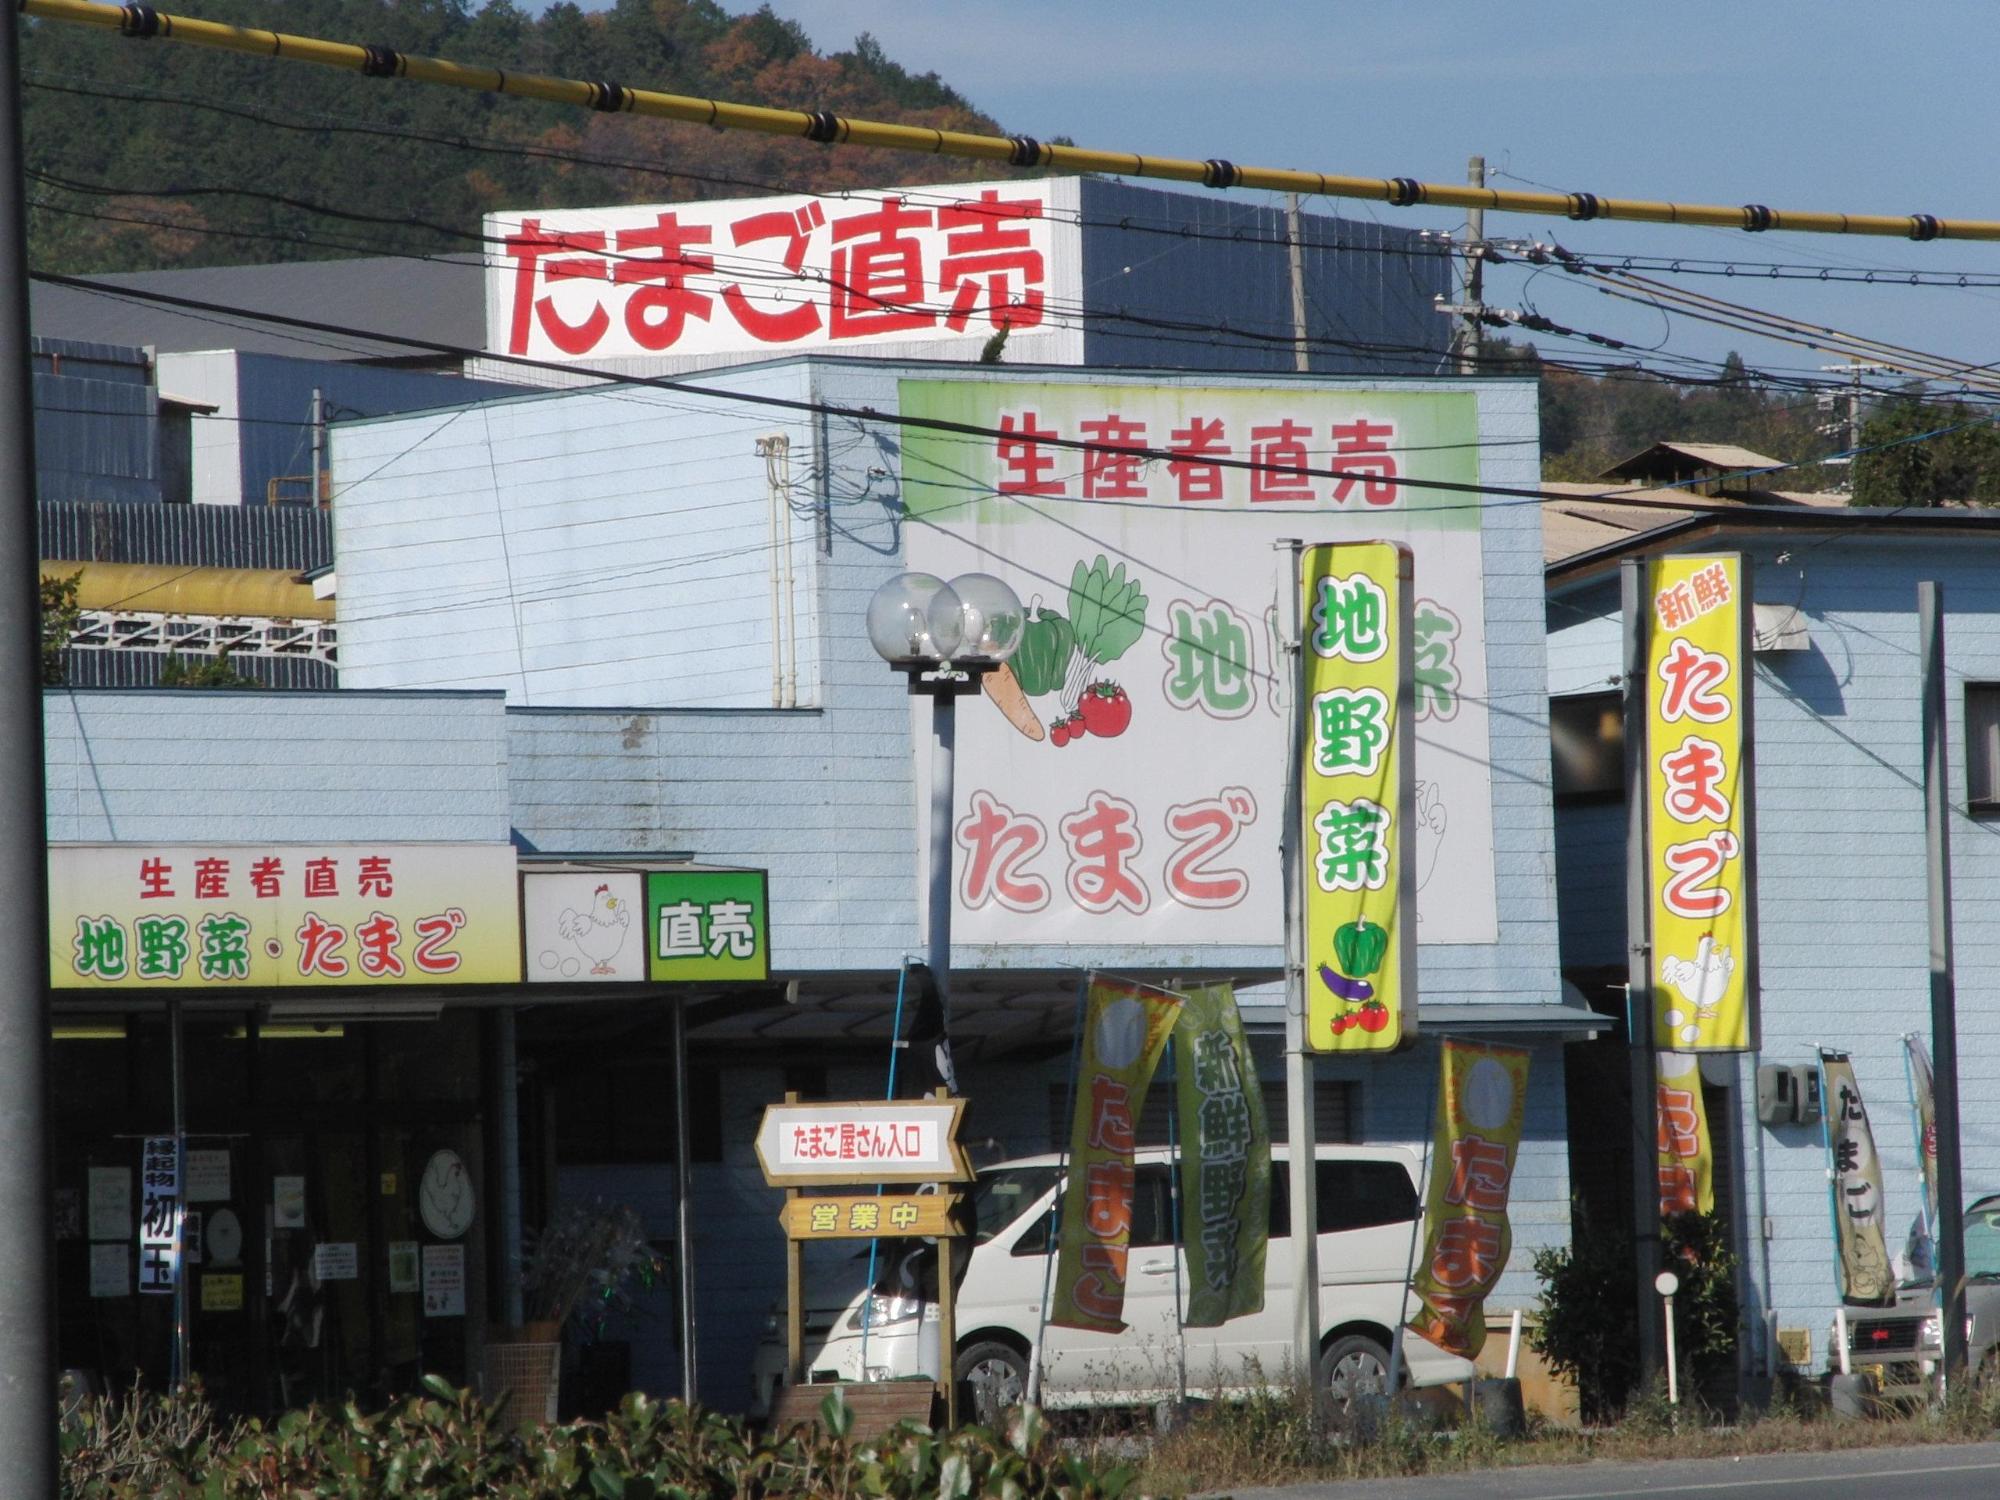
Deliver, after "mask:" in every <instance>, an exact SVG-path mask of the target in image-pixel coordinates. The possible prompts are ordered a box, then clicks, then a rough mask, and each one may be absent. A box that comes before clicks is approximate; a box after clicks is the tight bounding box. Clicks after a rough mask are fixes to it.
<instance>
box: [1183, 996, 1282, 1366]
mask: <svg viewBox="0 0 2000 1500" xmlns="http://www.w3.org/2000/svg"><path fill="white" fill-rule="evenodd" d="M1174 1037H1175V1046H1176V1052H1175V1058H1174V1072H1175V1077H1176V1108H1177V1109H1178V1110H1179V1112H1180V1141H1181V1243H1182V1244H1183V1245H1184V1246H1185V1247H1186V1249H1187V1259H1188V1302H1187V1315H1186V1317H1184V1318H1183V1319H1182V1320H1181V1321H1182V1323H1183V1324H1184V1325H1185V1326H1186V1327H1189V1328H1214V1327H1216V1326H1218V1325H1219V1324H1222V1323H1225V1322H1227V1321H1228V1320H1229V1319H1231V1318H1240V1317H1242V1316H1243V1315H1244V1314H1245V1313H1254V1312H1262V1311H1263V1309H1264V1249H1265V1242H1266V1240H1267V1238H1268V1237H1269V1234H1270V1227H1271V1132H1270V1128H1269V1126H1268V1124H1267V1123H1266V1121H1265V1118H1264V1090H1263V1088H1262V1087H1261V1086H1260V1085H1259V1084H1258V1082H1257V1065H1256V1063H1255V1062H1254V1061H1253V1060H1252V1059H1251V1056H1250V1048H1249V1045H1248V1044H1247V1043H1246V1042H1245V1041H1244V1040H1243V1023H1242V1020H1241V1018H1240V1017H1239V1016H1238V1015H1237V1012H1236V991H1235V989H1234V987H1232V986H1230V985H1227V984H1211V985H1202V986H1199V987H1197V988H1195V989H1191V990H1188V991H1186V992H1185V995H1184V998H1183V999H1182V1001H1181V1016H1180V1020H1179V1021H1178V1022H1177V1023H1175V1031H1174Z"/></svg>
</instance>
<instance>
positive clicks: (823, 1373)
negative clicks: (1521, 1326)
mask: <svg viewBox="0 0 2000 1500" xmlns="http://www.w3.org/2000/svg"><path fill="white" fill-rule="evenodd" d="M1317 1157H1318V1166H1319V1176H1318V1197H1319V1278H1320V1307H1319V1313H1320V1362H1319V1377H1320V1380H1321V1382H1322V1383H1323V1384H1324V1386H1325V1387H1326V1389H1327V1392H1328V1394H1329V1396H1330V1397H1331V1398H1332V1399H1333V1401H1334V1403H1335V1405H1336V1406H1337V1407H1340V1408H1345V1407H1347V1406H1348V1405H1349V1404H1351V1403H1352V1401H1353V1400H1354V1398H1355V1397H1356V1396H1358V1395H1363V1394H1366V1393H1370V1392H1380V1391H1382V1390H1383V1389H1384V1388H1385V1383H1386V1380H1387V1376H1388V1366H1389V1347H1390V1340H1391V1337H1392V1334H1393V1331H1394V1329H1395V1327H1396V1324H1397V1322H1398V1321H1400V1317H1401V1315H1403V1313H1404V1310H1405V1309H1406V1308H1407V1309H1408V1311H1410V1312H1414V1311H1415V1310H1416V1302H1415V1299H1414V1298H1411V1297H1409V1296H1408V1293H1407V1290H1406V1282H1405V1272H1406V1269H1407V1267H1408V1265H1409V1259H1410V1253H1411V1230H1412V1228H1413V1222H1414V1220H1415V1218H1416V1215H1417V1208H1418V1200H1417V1187H1418V1183H1417V1176H1418V1166H1417V1160H1416V1157H1415V1156H1414V1154H1413V1153H1411V1152H1409V1151H1407V1150H1405V1149H1403V1148H1401V1147H1396V1146H1321V1147H1320V1148H1319V1149H1318V1152H1317ZM1172 1173H1173V1168H1172V1164H1171V1161H1170V1159H1169V1157H1168V1154H1167V1153H1166V1152H1165V1151H1162V1150H1142V1151H1140V1152H1139V1153H1138V1154H1137V1158H1136V1171H1135V1173H1134V1196H1133V1212H1132V1248H1131V1254H1130V1258H1129V1262H1128V1270H1127V1274H1126V1287H1125V1322H1126V1324H1127V1327H1126V1331H1125V1332H1123V1333H1120V1334H1104V1333H1085V1332H1081V1331H1079V1330H1077V1329H1072V1328H1056V1327H1050V1328H1048V1329H1046V1330H1044V1329H1043V1328H1042V1326H1041V1311H1042V1306H1043V1298H1044V1296H1045V1292H1046V1288H1047V1286H1048V1278H1049V1273H1050V1270H1051V1258H1052V1257H1051V1254H1050V1251H1051V1248H1052V1247H1051V1243H1050V1242H1051V1239H1052V1237H1053V1238H1057V1239H1059V1237H1060V1232H1061V1231H1060V1228H1059V1226H1053V1225H1052V1212H1051V1211H1052V1209H1053V1208H1054V1206H1055V1201H1056V1198H1057V1196H1058V1192H1059V1190H1060V1188H1061V1186H1062V1180H1063V1159H1062V1158H1061V1157H1060V1156H1034V1157H1024V1158H1021V1159H1019V1160H1016V1161H1008V1162H1002V1163H1000V1164H999V1165H997V1166H992V1167H988V1168H986V1169H984V1170H982V1171H981V1172H980V1173H979V1175H978V1180H977V1182H976V1183H975V1185H974V1187H973V1189H972V1207H973V1212H974V1216H975V1219H976V1229H975V1233H974V1238H973V1250H972V1255H971V1257H970V1262H969V1264H968V1266H967V1269H966V1272H965V1278H964V1280H963V1282H962V1283H961V1284H960V1287H959V1292H958V1301H957V1306H956V1313H957V1321H958V1328H957V1342H958V1348H957V1350H956V1358H955V1360H954V1363H953V1372H954V1374H955V1376H956V1378H957V1380H958V1381H959V1386H960V1392H959V1409H960V1411H961V1412H962V1413H964V1414H965V1416H966V1417H967V1419H968V1420H976V1421H988V1420H991V1419H992V1418H994V1417H996V1416H997V1415H998V1414H999V1413H1001V1412H1003V1411H1004V1410H1005V1409H1006V1408H1007V1407H1009V1406H1012V1405H1015V1404H1017V1403H1019V1402H1020V1401H1021V1400H1023V1399H1024V1398H1025V1397H1026V1395H1027V1391H1028V1371H1029V1365H1030V1362H1031V1359H1032V1357H1033V1355H1034V1352H1035V1341H1036V1339H1037V1338H1038V1337H1040V1338H1041V1339H1042V1340H1043V1343H1042V1349H1041V1356H1042V1370H1041V1391H1040V1400H1041V1402H1042V1404H1043V1405H1045V1406H1049V1407H1080V1406H1134V1405H1151V1404H1154V1403H1157V1402H1160V1401H1164V1400H1168V1399H1170V1398H1171V1397H1173V1395H1174V1394H1175V1393H1176V1392H1177V1390H1178V1389H1179V1387H1180V1379H1181V1376H1180V1372H1181V1368H1182V1362H1183V1360H1184V1361H1185V1368H1186V1379H1187V1388H1188V1391H1189V1392H1190V1394H1193V1395H1197V1396H1210V1397H1214V1396H1228V1395H1233V1394H1243V1393H1245V1392H1247V1391H1249V1390H1250V1389H1252V1388H1254V1387H1256V1386H1258V1385H1261V1384H1266V1383H1276V1382H1278V1381H1280V1380H1282V1379H1284V1378H1285V1371H1286V1370H1287V1368H1288V1367H1289V1366H1290V1364H1291V1307H1292V1256H1291V1248H1290V1243H1289V1242H1290V1237H1291V1233H1292V1224H1291V1213H1290V1195H1289V1192H1288V1191H1287V1188H1288V1184H1287V1180H1286V1154H1285V1148H1284V1147H1283V1146H1274V1147H1273V1148H1272V1151H1271V1239H1270V1249H1269V1252H1268V1253H1267V1255H1266V1256H1265V1263H1264V1264H1265V1282H1264V1309H1263V1311H1262V1312H1258V1313H1252V1314H1249V1315H1247V1316H1245V1317H1241V1318H1235V1319H1232V1320H1231V1321H1229V1322H1227V1323H1225V1324H1223V1325H1222V1326H1221V1327H1220V1328H1189V1329H1185V1330H1182V1331H1180V1332H1179V1334H1178V1336H1177V1332H1176V1330H1177V1326H1178V1323H1179V1319H1178V1317H1177V1316H1176V1311H1177V1306H1178V1305H1184V1303H1185V1295H1186V1293H1185V1288H1186V1286H1187V1278H1188V1267H1187V1259H1186V1255H1185V1253H1184V1252H1181V1251H1178V1250H1177V1249H1176V1248H1175V1245H1174V1236H1173V1232H1172V1230H1173V1210H1172V1205H1173V1180H1172ZM1052 1227H1053V1228H1054V1230H1055V1233H1054V1236H1052V1234H1051V1229H1052ZM884 1249H885V1251H887V1252H889V1253H887V1254H885V1256H884V1257H883V1258H882V1260H881V1262H880V1263H879V1266H880V1269H879V1271H878V1275H877V1278H876V1283H875V1286H874V1288H873V1289H872V1291H870V1292H868V1293H866V1294H863V1295H855V1296H852V1297H851V1298H847V1299H841V1300H836V1298H837V1297H838V1294H837V1293H834V1295H833V1296H829V1295H827V1293H829V1292H833V1288H832V1287H831V1286H829V1285H828V1284H827V1283H825V1282H819V1283H817V1284H816V1285H815V1284H814V1283H809V1284H808V1291H807V1300H806V1318H805V1325H806V1345H805V1358H806V1369H807V1371H808V1372H809V1378H810V1379H812V1380H814V1381H861V1380H889V1379H895V1378H897V1377H899V1376H908V1375H913V1374H916V1373H917V1372H918V1371H919V1370H920V1369H921V1368H922V1363H921V1356H920V1338H921V1334H922V1332H923V1329H924V1325H925V1323H926V1322H930V1323H931V1324H932V1335H933V1338H934V1337H935V1319H936V1316H937V1313H936V1308H935V1307H934V1306H932V1305H931V1303H930V1301H929V1297H928V1296H927V1292H929V1291H930V1290H932V1289H933V1288H934V1281H935V1271H934V1270H932V1269H930V1267H931V1261H930V1258H929V1252H928V1251H915V1250H913V1249H912V1247H911V1246H910V1245H909V1243H908V1242H901V1243H900V1244H899V1245H898V1246H897V1247H895V1248H894V1249H891V1247H890V1246H888V1244H887V1243H886V1242H885V1245H884ZM865 1259H866V1257H865V1255H864V1256H862V1257H861V1258H860V1259H859V1260H857V1261H854V1262H849V1263H848V1264H849V1270H848V1274H847V1277H846V1280H845V1284H846V1286H847V1287H849V1288H852V1287H853V1286H855V1285H856V1282H857V1281H865V1280H866V1279H867V1278H866V1274H865V1271H860V1272H858V1271H857V1269H856V1268H858V1267H859V1266H861V1265H863V1264H865ZM816 1290H819V1291H820V1294H819V1295H815V1291H816ZM1177 1298H1180V1299H1181V1301H1180V1303H1178V1304H1177V1301H1176V1299H1177ZM1406 1299H1407V1300H1406ZM781 1326H782V1321H781V1318H780V1319H774V1320H773V1325H772V1333H773V1334H775V1333H776V1329H777V1328H778V1327H781ZM1403 1355H1404V1360H1405V1363H1406V1365H1407V1376H1408V1380H1409V1383H1410V1384H1412V1385H1418V1386H1429V1385H1443V1384H1447V1383H1449V1382H1452V1381H1458V1380H1465V1379H1467V1378H1469V1377H1470V1376H1471V1374H1472V1365H1471V1363H1470V1362H1469V1361H1467V1360H1464V1359H1460V1358H1458V1357H1456V1356H1454V1355H1450V1354H1447V1353H1445V1352H1444V1351H1443V1350H1441V1349H1439V1348H1437V1347H1436V1346H1435V1345H1434V1344H1430V1343H1428V1342H1426V1341H1425V1340H1423V1339H1421V1338H1419V1337H1417V1336H1416V1335H1415V1334H1406V1335H1405V1336H1404V1341H1403ZM783 1368H784V1356H783V1349H782V1346H781V1345H780V1344H779V1343H778V1342H776V1339H775V1338H774V1337H767V1338H766V1340H765V1341H764V1344H763V1345H762V1346H761V1347H760V1349H759V1351H758V1358H757V1362H756V1368H755V1371H754V1374H753V1383H754V1390H753V1410H755V1411H759V1412H762V1411H767V1410H769V1406H770V1402H771V1399H772V1394H773V1392H774V1391H775V1389H776V1387H777V1384H778V1381H779V1380H780V1379H781V1378H782V1374H783Z"/></svg>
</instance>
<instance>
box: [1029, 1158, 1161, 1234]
mask: <svg viewBox="0 0 2000 1500" xmlns="http://www.w3.org/2000/svg"><path fill="white" fill-rule="evenodd" d="M1050 1218H1051V1219H1052V1220H1053V1221H1054V1222H1053V1224H1052V1225H1051V1226H1050V1227H1051V1229H1052V1231H1053V1232H1052V1233H1051V1234H1047V1235H1043V1234H1038V1233H1036V1232H1035V1231H1034V1230H1033V1229H1030V1230H1028V1231H1027V1232H1026V1233H1025V1234H1023V1235H1022V1236H1021V1238H1020V1239H1018V1240H1017V1241H1015V1243H1014V1252H1013V1253H1014V1254H1016V1255H1047V1254H1049V1253H1051V1252H1052V1251H1053V1250H1056V1249H1059V1248H1060V1247H1061V1245H1062V1200H1061V1199H1060V1198H1058V1199H1057V1200H1056V1206H1055V1212H1054V1213H1053V1214H1051V1215H1050ZM1173 1242H1174V1212H1173V1184H1172V1183H1171V1182H1170V1181H1169V1180H1168V1176H1167V1166H1166V1163H1164V1162H1153V1163H1147V1164H1142V1165H1141V1166H1140V1167H1139V1168H1138V1169H1137V1170H1135V1171H1134V1172H1133V1174H1132V1239H1131V1246H1132V1248H1133V1249H1134V1250H1144V1249H1147V1248H1148V1247H1151V1246H1157V1245H1171V1244H1173Z"/></svg>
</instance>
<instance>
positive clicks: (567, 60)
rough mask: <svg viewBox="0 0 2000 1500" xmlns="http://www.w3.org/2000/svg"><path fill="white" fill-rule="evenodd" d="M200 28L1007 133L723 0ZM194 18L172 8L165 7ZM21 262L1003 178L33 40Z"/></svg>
mask: <svg viewBox="0 0 2000 1500" xmlns="http://www.w3.org/2000/svg"><path fill="white" fill-rule="evenodd" d="M186 3H187V13H188V14H191V15H199V16H200V17H201V18H202V19H203V20H212V21H221V22H227V23H230V24H234V25H240V26H252V27H261V28H264V29H268V30H279V31H289V32H295V33H302V34H305V35H308V36H319V37H325V38H328V39H330V40H336V41H344V42H353V43H358V44H363V45H374V46H383V47H390V48H394V49H396V50H397V51H402V52H418V53H425V54H429V55H431V56H437V57H445V58H450V59H452V60H454V61H459V62H466V63H471V64H476V65H481V66H489V67H496V68H505V69H508V70H511V71H516V72H519V71H527V72H535V73H545V74H555V75H558V76H562V77H566V78H581V79H589V80H604V81H609V82H612V83H617V84H623V85H626V86H628V87H639V88H652V89H659V90H664V91H666V92H669V93H678V94H693V95H699V96H702V97H716V98H723V99H730V100H740V101H745V102H750V103H757V104H766V105H773V106H779V107H788V108H797V109H825V110H831V111H833V112H834V113H837V114H847V115H858V116H863V117H866V118H871V119H886V120H895V121H902V122H905V123H910V124H918V125H926V126H934V127H938V128H942V129H951V130H972V131H980V132H986V133H998V132H999V126H998V125H997V124H996V123H995V122H994V121H993V120H991V119H989V118H988V117H987V116H985V115H983V114H981V113H980V112H979V111H978V110H976V109H974V108H973V106H972V105H971V104H970V103H969V102H968V101H967V100H966V99H965V98H964V96H962V95H961V94H959V93H958V92H957V91H956V90H955V89H953V88H952V87H951V86H949V85H948V84H946V83H944V82H943V81H942V80H940V79H939V78H938V77H937V75H936V74H934V73H930V74H924V75H922V76H913V75H912V74H910V73H909V72H907V71H905V70H904V69H903V68H902V67H900V66H898V65H897V64H896V63H895V62H893V61H891V60H890V59H889V58H888V57H886V56H884V55H883V53H882V50H881V48H880V47H879V46H878V45H876V43H875V42H874V41H873V40H872V39H871V38H869V37H867V36H863V37H860V38H858V39H857V40H856V42H855V44H854V46H853V47H852V48H850V49H848V50H847V51H843V52H835V53H832V54H830V55H825V56H822V55H820V54H818V53H816V52H815V51H814V50H813V47H812V45H811V43H810V41H809V40H808V39H807V37H806V35H805V34H804V33H803V32H802V31H801V30H800V29H799V28H798V27H797V26H796V25H794V24H793V23H791V22H788V21H783V20H780V19H779V18H777V17H776V16H774V15H772V14H771V13H770V12H769V11H768V10H760V11H758V12H756V13H755V14H752V15H746V16H740V17H739V16H731V15H729V14H727V13H726V12H724V11H723V10H722V9H721V8H720V7H719V6H718V5H716V4H714V3H713V0H617V3H616V4H615V5H614V6H613V8H612V9H610V10H608V11H601V12H595V13H588V14H587V13H585V12H583V11H581V10H579V9H578V8H577V7H576V6H575V5H573V4H569V3H561V4H557V5H554V6H551V7H550V8H549V9H548V10H547V11H545V12H543V13H542V14H541V15H540V16H539V17H537V16H532V15H530V14H529V13H528V12H527V11H525V10H523V9H521V8H519V7H518V6H516V5H515V4H513V3H511V0H489V3H488V4H487V5H486V6H485V7H484V8H483V9H478V10H475V9H473V8H471V6H470V5H469V4H467V3H465V0H186ZM168 8H169V9H172V10H179V9H181V6H180V5H178V4H175V5H170V6H169V7H168ZM21 50H22V59H21V61H22V68H23V72H24V75H25V84H26V87H25V88H24V90H23V96H22V97H23V112H24V116H25V118H24V131H25V146H26V156H27V165H28V171H29V182H28V188H29V199H30V209H29V221H28V222H29V240H30V242H29V255H30V261H31V263H32V264H33V266H34V267H35V269H37V270H59V271H64V272H72V273H88V272H92V271H120V270H141V269H165V268H171V267H179V266H200V265H230V264H242V263H250V262H259V261H272V260H323V259H329V258H333V257H336V256H339V255H343V254H375V255H381V254H391V253H433V252H437V251H447V250H457V251H466V250H474V249H477V248H479V246H478V240H477V233H478V229H479V218H480V215H481V214H482V213H484V212H486V211H488V210H491V209H496V208H518V207H550V208H557V207H578V206H583V205H587V204H603V203H618V202H661V201H672V200H679V199H689V198H713V197H741V196H750V195H755V194H758V193H768V192H784V191H820V190H830V189H840V188H853V187H872V186H878V185H882V184H887V183H893V182H908V181H912V180H918V181H942V180H951V179H958V180H965V179H972V178H977V177H980V176H984V175H988V173H989V172H990V170H991V169H990V168H987V167H985V166H984V165H983V164H981V163H977V162H964V161H955V160H952V159H950V158H944V157H938V158H923V159H919V158H916V157H913V156H909V155H905V154H903V153H900V152H882V151H862V150H852V149H841V148H836V147H830V146H818V145H814V144H812V143H810V142H807V141H801V140H796V139H788V138H782V137H765V136H757V135H750V134H746V133H742V132H736V131H729V132H724V131H716V130H707V129H703V128H701V127H699V126H693V125H682V124H676V123H672V122H669V121H664V120H647V119H640V118H637V117H635V116H631V115H614V114H593V113H591V112H589V111H585V110H580V109H573V108H566V107H562V106H557V105H548V104H539V103H536V102H534V101H532V100H523V99H507V98H501V97H498V96H496V95H491V94H484V93H476V92H473V91H470V90H460V89H452V88H443V87H439V86H436V85H431V84H419V83H412V82H408V81H402V80H381V79H371V78H365V77H362V76H361V75H360V74H358V73H349V72H345V71H340V70H335V69H331V68H324V67H318V66H314V65H311V64H306V63H297V62H278V61H272V60H268V59H263V58H250V57H238V56H235V55H232V54H228V53H222V52H216V51H211V50H208V49H204V48H198V47H192V46H187V45H183V44H180V43H175V42H170V41H157V40H156V41H133V40H127V39H125V38H122V37H119V36H116V35H113V34H110V33H107V32H103V31H98V30H95V29H92V28H84V27H78V26H73V25H64V24H58V23H53V22H37V21H26V22H23V23H22V49H21Z"/></svg>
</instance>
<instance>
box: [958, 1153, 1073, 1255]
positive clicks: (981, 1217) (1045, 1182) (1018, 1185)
mask: <svg viewBox="0 0 2000 1500" xmlns="http://www.w3.org/2000/svg"><path fill="white" fill-rule="evenodd" d="M1061 1176H1062V1168H1060V1167H1053V1166H1049V1167H996V1168H995V1169H994V1170H992V1171H990V1172H981V1173H980V1174H979V1180H978V1181H977V1182H976V1183H974V1184H973V1188H972V1209H973V1213H974V1215H975V1228H974V1230H973V1243H974V1244H975V1245H983V1244H985V1243H986V1242H987V1241H988V1240H990V1239H992V1238H993V1236H994V1235H996V1234H999V1233H1000V1232H1001V1231H1002V1230H1004V1229H1006V1228H1007V1226H1008V1225H1010V1224H1012V1223H1013V1222H1014V1221H1015V1220H1016V1219H1018V1218H1020V1217H1021V1215H1022V1214H1024V1213H1026V1212H1027V1211H1028V1210H1029V1209H1031V1208H1033V1207H1034V1206H1035V1205H1036V1204H1037V1203H1039V1202H1041V1200H1042V1195H1043V1194H1045V1193H1047V1192H1048V1190H1049V1189H1050V1188H1052V1187H1054V1186H1055V1185H1056V1181H1057V1179H1058V1178H1060V1177H1061Z"/></svg>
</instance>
